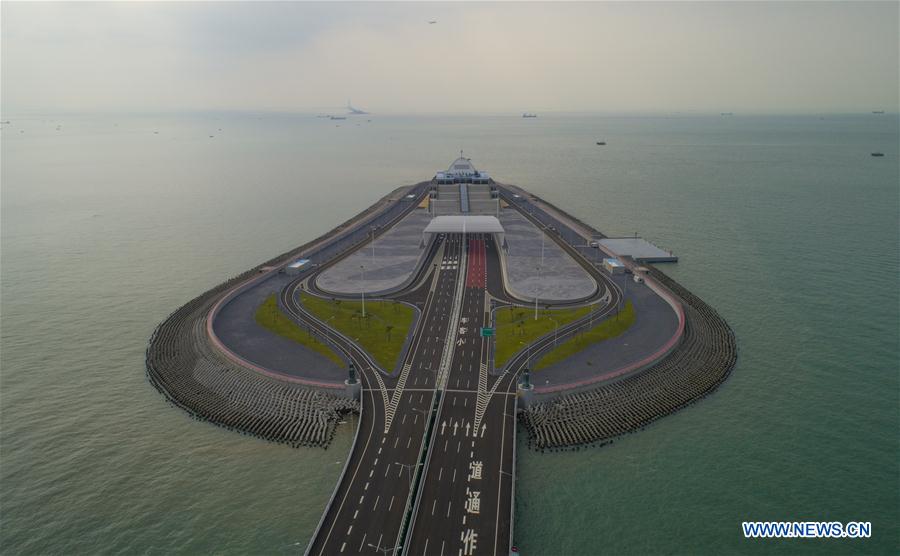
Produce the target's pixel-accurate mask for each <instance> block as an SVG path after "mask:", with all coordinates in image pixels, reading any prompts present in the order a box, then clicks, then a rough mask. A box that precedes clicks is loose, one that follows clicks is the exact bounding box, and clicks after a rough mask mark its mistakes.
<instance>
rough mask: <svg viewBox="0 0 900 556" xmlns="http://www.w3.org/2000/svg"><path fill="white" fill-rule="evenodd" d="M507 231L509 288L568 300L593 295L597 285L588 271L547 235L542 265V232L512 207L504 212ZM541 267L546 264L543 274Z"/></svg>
mask: <svg viewBox="0 0 900 556" xmlns="http://www.w3.org/2000/svg"><path fill="white" fill-rule="evenodd" d="M500 223H501V224H502V225H503V229H504V230H505V232H506V243H507V245H508V246H509V250H508V251H507V255H506V262H507V274H508V278H509V288H510V290H512V292H513V293H514V294H516V295H518V296H520V297H524V298H526V299H527V298H534V297H535V296H537V297H538V298H539V299H552V300H559V301H568V300H572V299H580V298H582V297H586V296H588V295H591V293H593V292H594V289H595V288H596V284H595V282H594V280H593V278H591V277H590V276H589V275H588V273H587V272H585V270H584V269H583V268H581V266H580V265H579V264H578V263H577V262H575V261H574V260H573V259H572V257H570V256H569V255H568V254H567V253H566V252H565V251H563V250H562V249H561V248H560V247H559V246H558V245H556V243H554V242H553V240H552V239H550V238H549V237H547V238H544V264H543V265H541V235H542V232H541V231H540V230H538V229H537V228H536V227H535V226H534V224H532V223H531V222H530V221H528V220H527V219H526V218H525V217H524V216H522V214H520V213H519V212H518V211H516V210H514V209H512V208H506V209H503V210H501V211H500ZM538 266H542V268H541V271H540V273H539V272H538V270H537V268H538Z"/></svg>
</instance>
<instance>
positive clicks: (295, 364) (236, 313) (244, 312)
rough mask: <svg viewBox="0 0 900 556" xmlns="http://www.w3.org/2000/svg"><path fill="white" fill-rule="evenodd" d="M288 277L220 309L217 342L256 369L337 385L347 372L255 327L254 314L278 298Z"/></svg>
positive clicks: (271, 281) (273, 280)
mask: <svg viewBox="0 0 900 556" xmlns="http://www.w3.org/2000/svg"><path fill="white" fill-rule="evenodd" d="M290 279H291V278H290V277H288V276H285V275H283V274H276V275H274V276H273V277H272V278H269V279H268V280H266V281H265V282H264V283H262V284H259V285H258V286H255V287H253V288H250V289H249V290H247V291H246V292H244V293H243V294H241V295H239V296H237V297H235V298H234V299H232V300H231V301H230V302H229V303H228V304H227V305H225V306H224V307H222V309H221V310H220V311H219V315H218V317H217V318H216V320H215V331H216V335H218V336H219V339H220V340H222V342H223V343H224V344H225V345H227V346H228V347H229V349H231V350H232V351H234V352H235V353H237V354H238V355H240V356H241V357H243V358H244V359H247V360H248V361H251V362H253V363H256V364H257V365H260V366H263V367H266V368H267V369H272V370H274V371H279V372H283V373H287V374H290V375H295V376H299V377H303V378H308V379H313V380H330V381H335V382H338V381H341V380H343V379H345V378H346V375H347V371H346V369H343V368H341V367H338V366H337V365H336V364H335V363H334V362H333V361H331V360H330V359H328V358H327V357H324V356H322V355H319V354H318V353H316V352H314V351H312V350H310V349H307V348H305V347H303V345H301V344H298V343H297V342H294V341H293V340H289V339H287V338H283V337H281V336H279V335H277V334H275V333H273V332H270V331H268V330H266V329H265V328H263V327H262V326H260V325H259V324H257V323H256V318H255V316H256V310H257V308H259V306H260V305H262V303H263V301H265V299H266V297H268V296H270V295H272V294H276V295H277V294H278V293H279V292H280V291H281V289H282V288H283V287H284V286H285V285H286V284H287V283H288V282H289V281H290Z"/></svg>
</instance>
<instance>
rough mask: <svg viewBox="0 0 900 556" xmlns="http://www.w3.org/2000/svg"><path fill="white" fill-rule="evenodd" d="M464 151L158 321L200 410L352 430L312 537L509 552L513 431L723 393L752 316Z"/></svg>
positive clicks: (631, 415)
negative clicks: (707, 299) (721, 305)
mask: <svg viewBox="0 0 900 556" xmlns="http://www.w3.org/2000/svg"><path fill="white" fill-rule="evenodd" d="M674 260H675V258H674V256H673V255H672V254H671V253H669V252H667V251H664V250H661V249H659V248H657V247H656V246H654V245H653V244H651V243H649V242H647V241H645V240H643V239H641V238H637V237H626V238H612V237H606V236H605V235H603V234H602V233H600V232H598V231H597V230H595V229H593V228H592V227H590V226H589V225H587V224H585V223H584V222H582V221H580V220H578V219H576V218H574V217H572V216H570V215H568V214H566V213H565V212H564V211H563V210H561V209H559V208H557V207H556V206H554V205H552V204H551V203H549V202H548V201H546V200H544V199H541V198H539V197H537V196H535V195H532V194H530V193H528V192H527V191H525V190H523V189H521V188H519V187H516V186H513V185H507V184H502V183H499V182H496V181H495V180H493V179H491V178H490V176H489V175H488V174H487V173H485V172H482V171H479V170H477V169H476V168H475V167H474V166H473V164H472V161H471V160H470V159H468V158H465V157H463V156H462V155H461V156H460V157H459V158H458V159H456V160H455V161H453V163H452V164H451V165H450V167H449V168H448V170H446V171H442V172H438V173H437V174H436V175H435V176H434V178H433V179H431V180H428V181H425V182H421V183H417V184H415V185H412V186H406V187H401V188H398V189H397V190H395V191H393V192H391V193H390V194H388V195H387V196H385V197H384V198H382V199H380V200H379V201H378V202H376V203H375V204H374V205H372V206H371V207H369V208H368V209H366V210H365V211H363V212H362V213H360V214H358V215H357V216H355V217H353V218H351V219H350V220H348V221H346V222H344V223H343V224H341V225H339V226H338V227H336V228H334V229H333V230H331V231H330V232H328V233H327V234H325V235H323V236H321V237H319V238H317V239H314V240H313V241H310V242H308V243H306V244H304V245H302V246H300V247H298V248H297V249H294V250H293V251H291V252H289V253H285V254H283V255H281V256H278V257H275V258H274V259H272V260H270V261H268V262H266V263H263V264H261V265H259V266H258V267H256V268H253V269H250V270H248V271H247V272H245V273H243V274H241V275H239V276H235V277H233V278H231V279H229V280H227V281H226V282H224V283H222V284H220V285H218V286H216V287H215V288H212V289H211V290H209V291H207V292H206V293H204V294H202V295H200V296H199V297H197V298H196V299H194V300H192V301H190V302H188V303H187V304H186V305H184V306H183V307H181V308H180V309H178V310H177V311H175V312H174V313H172V314H171V315H170V316H169V317H168V318H167V319H166V320H165V321H164V322H162V323H161V324H160V325H159V326H158V327H157V329H156V330H155V332H154V333H153V336H152V337H151V339H150V342H149V345H148V348H147V353H146V363H147V375H148V377H149V380H150V382H151V383H152V384H153V385H154V386H155V387H156V388H157V389H158V390H159V391H160V392H161V393H162V394H164V395H165V397H166V398H167V399H168V400H169V401H170V402H171V403H173V404H174V405H177V406H178V407H180V408H182V409H184V410H185V411H187V412H188V413H189V414H190V415H192V416H194V417H195V418H197V419H201V420H205V421H209V422H212V423H214V424H217V425H220V426H223V427H227V428H230V429H233V430H235V431H238V432H241V433H245V434H251V435H255V436H258V437H261V438H263V439H266V440H270V441H274V442H282V443H286V444H289V445H293V446H317V447H324V448H327V446H328V444H329V443H330V442H331V440H332V438H333V436H334V433H335V430H336V427H337V426H339V424H340V423H348V422H350V423H353V424H355V433H354V434H355V436H354V442H353V447H352V450H351V453H350V455H349V457H348V458H347V460H346V462H345V464H344V467H343V470H342V472H341V475H340V478H339V480H338V483H337V485H336V486H335V489H334V491H333V493H332V496H331V499H330V500H329V502H328V504H327V506H326V507H325V508H324V512H323V514H322V518H321V520H320V522H319V525H318V527H317V528H316V531H315V533H314V535H313V537H312V540H311V541H310V543H309V545H308V547H307V548H306V553H307V554H315V555H322V554H360V553H366V554H378V553H384V554H394V553H403V554H440V555H443V554H448V555H450V554H452V555H466V556H471V555H473V554H509V553H510V551H511V550H514V546H515V545H514V541H513V539H514V527H513V515H514V507H515V502H514V497H515V489H514V484H515V473H516V434H517V428H519V427H520V428H521V432H522V433H524V434H526V435H527V446H528V447H529V449H531V450H535V451H539V452H543V451H547V450H560V449H580V448H582V447H586V446H595V445H602V444H605V443H609V442H612V441H613V439H615V438H616V437H618V436H620V435H623V434H627V433H631V432H634V431H636V430H639V429H641V428H642V427H644V426H645V425H647V424H649V423H651V422H652V421H654V420H656V419H658V418H660V417H663V416H665V415H669V414H671V413H673V412H675V411H677V410H679V409H681V408H683V407H685V406H687V405H689V404H691V403H694V402H695V401H697V400H699V399H700V398H702V397H704V396H705V395H707V394H709V393H710V392H711V391H713V390H714V389H715V388H716V387H717V386H718V385H719V384H721V382H722V381H723V380H725V378H726V377H727V376H728V374H729V373H730V371H731V369H732V368H733V366H734V363H735V360H736V354H737V351H736V345H735V339H734V335H733V333H732V331H731V329H730V328H729V327H728V325H727V323H726V322H725V321H724V320H723V319H722V318H721V317H720V316H719V315H718V314H717V313H716V311H715V310H713V309H712V308H711V307H709V306H708V305H706V304H705V303H704V302H703V301H702V300H700V299H699V298H697V297H696V296H694V295H692V294H691V293H690V292H689V291H687V290H686V289H685V288H684V287H682V286H681V285H679V284H678V283H676V282H675V281H674V280H672V279H671V278H670V277H668V276H667V275H666V274H665V273H663V272H662V271H660V270H659V269H658V268H656V266H654V263H661V262H668V261H674Z"/></svg>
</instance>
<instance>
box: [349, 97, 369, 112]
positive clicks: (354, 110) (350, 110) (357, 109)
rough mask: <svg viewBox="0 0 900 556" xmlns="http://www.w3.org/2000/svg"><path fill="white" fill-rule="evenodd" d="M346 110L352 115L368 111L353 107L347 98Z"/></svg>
mask: <svg viewBox="0 0 900 556" xmlns="http://www.w3.org/2000/svg"><path fill="white" fill-rule="evenodd" d="M347 111H348V112H349V113H350V114H353V115H363V114H368V112H366V111H364V110H360V109H359V108H354V107H353V105H352V104H350V100H349V99H348V100H347Z"/></svg>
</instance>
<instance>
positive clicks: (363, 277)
mask: <svg viewBox="0 0 900 556" xmlns="http://www.w3.org/2000/svg"><path fill="white" fill-rule="evenodd" d="M359 268H360V269H362V289H361V291H360V295H362V316H363V318H366V265H364V264H361V265H359Z"/></svg>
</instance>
